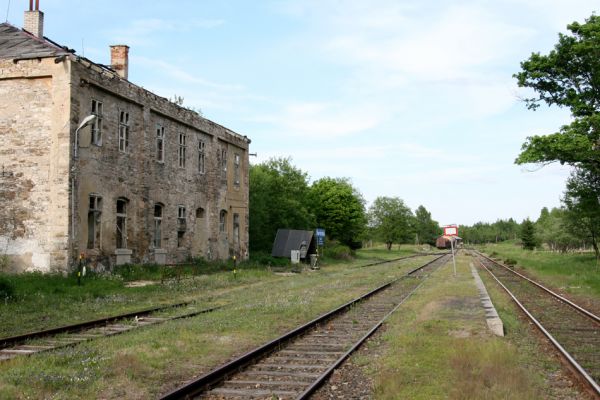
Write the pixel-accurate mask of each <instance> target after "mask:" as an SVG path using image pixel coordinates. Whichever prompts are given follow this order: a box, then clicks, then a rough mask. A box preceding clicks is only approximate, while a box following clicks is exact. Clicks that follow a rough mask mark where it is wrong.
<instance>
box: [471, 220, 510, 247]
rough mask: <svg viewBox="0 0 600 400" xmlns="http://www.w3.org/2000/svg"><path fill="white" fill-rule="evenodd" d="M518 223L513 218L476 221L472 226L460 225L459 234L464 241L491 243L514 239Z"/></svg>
mask: <svg viewBox="0 0 600 400" xmlns="http://www.w3.org/2000/svg"><path fill="white" fill-rule="evenodd" d="M519 231H520V225H519V223H517V222H516V221H515V220H514V219H512V218H509V219H507V220H502V219H499V220H497V221H496V222H494V223H488V222H477V223H476V224H473V225H472V226H461V227H460V236H461V237H462V238H463V241H464V242H465V243H473V244H479V243H492V242H501V241H504V240H509V239H516V238H517V237H518V235H519Z"/></svg>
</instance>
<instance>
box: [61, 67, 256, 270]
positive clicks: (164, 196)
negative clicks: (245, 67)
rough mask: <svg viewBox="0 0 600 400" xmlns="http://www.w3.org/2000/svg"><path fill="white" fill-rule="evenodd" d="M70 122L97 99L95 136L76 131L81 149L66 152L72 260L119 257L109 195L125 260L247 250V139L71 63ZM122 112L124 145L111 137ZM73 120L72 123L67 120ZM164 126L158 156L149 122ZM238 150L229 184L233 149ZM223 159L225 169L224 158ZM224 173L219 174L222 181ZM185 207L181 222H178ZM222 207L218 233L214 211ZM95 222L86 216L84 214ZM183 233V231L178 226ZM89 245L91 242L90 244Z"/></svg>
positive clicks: (243, 254) (107, 261)
mask: <svg viewBox="0 0 600 400" xmlns="http://www.w3.org/2000/svg"><path fill="white" fill-rule="evenodd" d="M73 72H74V73H73V76H72V86H73V88H74V89H73V91H72V95H73V97H72V107H71V113H72V115H73V121H80V120H83V118H85V117H86V116H87V115H89V114H90V113H91V111H92V109H91V107H92V106H91V104H92V100H94V101H96V102H100V103H102V107H103V115H102V123H101V131H102V142H101V144H100V143H98V144H94V143H92V142H91V140H90V133H89V132H88V133H84V134H82V136H81V139H82V143H81V147H80V148H79V157H78V158H77V159H74V160H73V166H74V171H75V172H74V178H75V186H76V191H75V193H76V198H75V202H74V203H75V225H76V227H77V229H76V231H75V237H74V243H75V245H74V246H73V248H72V249H71V259H72V260H75V259H76V257H77V254H79V253H80V252H83V253H85V254H86V255H87V256H88V257H89V258H91V259H93V260H94V261H95V262H98V263H100V264H103V265H104V266H107V264H108V265H112V264H114V263H115V262H116V261H117V257H116V256H115V253H116V252H118V251H119V250H117V222H116V221H117V200H118V199H126V200H127V212H126V213H127V217H126V218H127V219H126V220H127V223H126V225H127V249H128V250H130V252H131V262H143V263H153V262H161V257H166V259H165V261H166V262H169V263H171V262H180V261H184V260H185V259H187V258H189V257H204V258H207V259H216V258H220V259H225V258H228V257H231V256H233V255H237V256H238V257H242V258H244V257H247V254H248V253H247V249H248V227H247V213H248V141H247V140H246V139H245V138H243V137H241V136H239V135H237V134H235V133H233V132H231V131H229V130H228V129H226V128H224V127H222V126H220V125H218V124H215V123H213V122H211V121H209V120H206V119H204V118H202V117H200V116H198V115H197V114H196V113H194V112H192V111H190V110H186V109H184V108H182V107H179V106H177V105H175V104H173V103H171V102H170V101H168V100H167V99H164V98H162V97H159V96H156V95H154V94H152V93H150V92H148V91H146V90H144V89H142V88H140V87H138V86H135V85H132V84H130V83H129V82H127V81H125V80H122V79H119V78H116V77H114V75H109V74H107V73H106V72H104V73H103V72H101V71H100V70H99V69H98V68H88V67H87V66H86V65H85V64H83V63H82V64H79V63H73ZM123 112H124V113H127V116H128V122H129V124H128V126H129V137H128V144H127V148H126V149H124V148H123V144H121V148H120V145H119V129H120V128H119V120H120V118H121V117H122V113H123ZM75 126H76V124H75ZM159 127H160V128H162V129H164V160H163V161H159V160H157V140H156V135H157V128H159ZM180 134H184V135H185V165H184V166H180V165H179V151H180ZM199 141H203V142H204V154H205V168H204V173H200V171H199ZM236 154H238V155H239V157H240V167H239V171H238V173H239V176H240V182H239V184H237V185H236V184H235V166H234V162H235V155H236ZM223 155H225V156H226V157H227V163H226V164H227V173H226V174H225V175H224V174H223V172H222V165H223V164H222V159H221V157H222V156H223ZM223 178H225V179H223ZM90 195H91V196H98V197H100V198H101V199H102V200H101V203H102V210H101V212H100V214H99V219H98V220H97V222H99V226H100V228H99V229H100V232H99V233H98V235H99V238H100V240H99V241H98V243H96V245H95V246H90V245H89V242H90V241H89V240H88V236H89V235H91V234H92V233H91V232H90V230H89V226H88V221H90V216H89V213H90V206H89V204H90V200H89V199H90ZM157 204H159V205H161V206H162V216H161V233H162V235H161V246H160V248H158V249H157V248H155V246H154V243H153V239H154V227H155V215H154V211H155V206H156V205H157ZM179 207H184V208H185V217H184V218H185V223H184V224H182V223H181V222H180V220H179V218H178V217H179V214H178V213H179ZM221 210H225V211H226V221H225V224H224V228H225V230H224V232H221V224H220V214H221ZM234 214H238V216H239V224H240V226H239V228H238V230H239V240H234V226H233V223H234V221H233V218H234ZM90 224H94V222H90ZM179 231H182V232H183V233H182V234H181V233H178V232H179ZM88 247H95V248H88Z"/></svg>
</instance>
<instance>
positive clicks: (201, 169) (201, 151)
mask: <svg viewBox="0 0 600 400" xmlns="http://www.w3.org/2000/svg"><path fill="white" fill-rule="evenodd" d="M205 164H206V142H204V140H202V139H199V140H198V173H199V174H200V175H204V174H205V173H206V165H205Z"/></svg>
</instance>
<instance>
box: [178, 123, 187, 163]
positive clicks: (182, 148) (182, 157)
mask: <svg viewBox="0 0 600 400" xmlns="http://www.w3.org/2000/svg"><path fill="white" fill-rule="evenodd" d="M178 137H179V148H178V150H177V159H178V165H179V168H185V163H186V148H187V144H186V143H187V135H186V133H185V132H179V135H178Z"/></svg>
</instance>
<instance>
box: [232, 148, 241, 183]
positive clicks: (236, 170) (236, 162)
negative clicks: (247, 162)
mask: <svg viewBox="0 0 600 400" xmlns="http://www.w3.org/2000/svg"><path fill="white" fill-rule="evenodd" d="M233 184H234V185H235V186H239V185H240V155H239V154H237V153H236V154H235V156H234V159H233Z"/></svg>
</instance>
